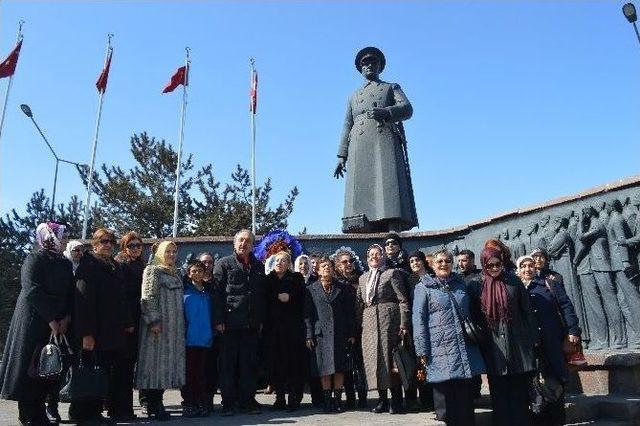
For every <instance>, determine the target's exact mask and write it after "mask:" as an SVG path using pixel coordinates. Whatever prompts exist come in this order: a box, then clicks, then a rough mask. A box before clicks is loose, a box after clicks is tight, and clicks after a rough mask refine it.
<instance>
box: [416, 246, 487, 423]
mask: <svg viewBox="0 0 640 426" xmlns="http://www.w3.org/2000/svg"><path fill="white" fill-rule="evenodd" d="M433 264H434V270H435V274H436V276H435V278H432V277H430V276H429V275H427V274H424V275H423V276H422V279H421V281H420V282H419V283H418V284H416V287H415V293H414V302H413V340H414V342H415V347H416V355H418V357H419V358H420V361H421V362H422V364H423V365H425V366H426V369H427V380H428V381H429V382H430V383H433V400H434V405H435V409H436V418H437V419H438V420H441V421H444V422H446V424H447V425H454V426H473V425H474V424H475V420H474V414H473V392H472V382H471V379H472V378H473V377H475V376H478V375H479V374H482V373H484V362H483V361H482V355H481V354H480V349H479V348H478V347H477V346H475V345H472V344H470V343H469V342H468V341H467V339H465V336H464V332H463V325H462V319H463V318H464V319H466V318H468V317H469V316H470V312H471V309H470V298H469V296H468V295H467V285H466V284H465V281H464V279H463V278H462V277H461V276H460V275H458V274H455V273H452V272H451V270H452V266H453V255H452V254H451V253H449V252H448V251H447V250H440V251H438V252H436V253H435V254H434V260H433ZM454 299H455V303H454V302H453V300H454Z"/></svg>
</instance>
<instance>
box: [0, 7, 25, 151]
mask: <svg viewBox="0 0 640 426" xmlns="http://www.w3.org/2000/svg"><path fill="white" fill-rule="evenodd" d="M22 24H24V21H23V20H22V19H21V20H20V22H19V23H18V36H17V39H16V46H17V45H18V43H20V40H22ZM11 83H13V74H11V75H10V76H9V83H8V84H7V91H6V92H5V94H4V105H3V107H2V116H1V117H0V139H2V127H3V126H4V116H5V114H6V113H7V104H8V102H9V92H10V91H11Z"/></svg>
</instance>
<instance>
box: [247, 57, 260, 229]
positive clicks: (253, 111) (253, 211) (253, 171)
mask: <svg viewBox="0 0 640 426" xmlns="http://www.w3.org/2000/svg"><path fill="white" fill-rule="evenodd" d="M255 62H256V61H255V59H253V58H251V59H249V63H250V64H251V93H252V98H251V231H252V232H253V235H255V234H256V104H255V101H254V99H253V97H254V96H257V93H255V92H254V91H257V89H258V88H257V87H253V85H254V84H256V81H255V78H256V76H255V72H256V67H255Z"/></svg>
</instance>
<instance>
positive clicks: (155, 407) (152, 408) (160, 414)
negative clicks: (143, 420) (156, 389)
mask: <svg viewBox="0 0 640 426" xmlns="http://www.w3.org/2000/svg"><path fill="white" fill-rule="evenodd" d="M145 411H146V414H147V416H148V417H152V418H153V419H154V420H156V421H159V422H166V421H167V420H169V419H170V418H171V415H170V414H169V413H167V410H166V409H165V408H164V404H163V403H162V402H159V403H155V404H152V403H148V404H147V409H146V410H145Z"/></svg>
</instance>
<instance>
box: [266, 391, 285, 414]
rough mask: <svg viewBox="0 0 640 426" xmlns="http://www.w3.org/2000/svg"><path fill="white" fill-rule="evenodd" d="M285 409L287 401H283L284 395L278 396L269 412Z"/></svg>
mask: <svg viewBox="0 0 640 426" xmlns="http://www.w3.org/2000/svg"><path fill="white" fill-rule="evenodd" d="M285 408H287V401H286V400H285V399H284V395H282V394H278V395H277V396H276V401H275V402H274V403H273V405H272V406H271V408H270V410H271V411H281V410H284V409H285Z"/></svg>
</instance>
